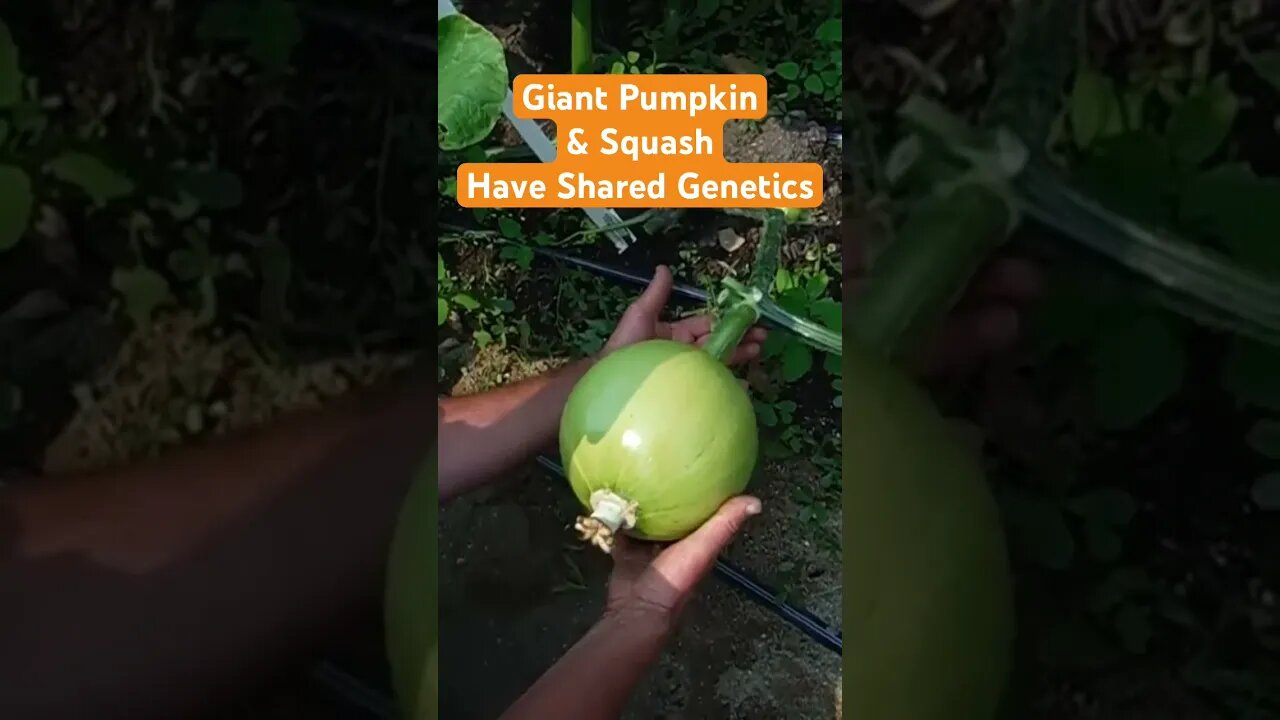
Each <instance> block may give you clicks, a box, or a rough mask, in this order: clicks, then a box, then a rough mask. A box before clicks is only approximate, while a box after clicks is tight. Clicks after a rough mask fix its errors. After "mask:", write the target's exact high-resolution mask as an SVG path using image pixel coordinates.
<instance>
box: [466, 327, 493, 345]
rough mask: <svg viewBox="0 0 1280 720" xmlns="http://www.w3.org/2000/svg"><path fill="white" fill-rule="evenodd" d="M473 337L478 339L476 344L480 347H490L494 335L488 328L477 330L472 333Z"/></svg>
mask: <svg viewBox="0 0 1280 720" xmlns="http://www.w3.org/2000/svg"><path fill="white" fill-rule="evenodd" d="M471 338H472V339H473V340H475V341H476V346H477V347H480V348H485V347H488V346H489V345H490V344H491V343H492V342H493V336H492V335H490V334H489V332H488V331H486V330H477V331H475V332H473V333H471Z"/></svg>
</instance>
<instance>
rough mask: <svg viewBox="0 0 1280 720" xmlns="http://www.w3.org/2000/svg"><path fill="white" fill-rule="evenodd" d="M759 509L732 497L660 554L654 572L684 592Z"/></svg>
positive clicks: (751, 500)
mask: <svg viewBox="0 0 1280 720" xmlns="http://www.w3.org/2000/svg"><path fill="white" fill-rule="evenodd" d="M760 510H761V503H760V501H759V500H758V499H756V498H754V497H751V496H750V495H740V496H738V497H735V498H731V499H730V500H729V501H728V502H726V503H725V504H724V505H721V506H720V509H719V510H717V511H716V514H715V515H713V516H711V519H710V520H708V521H706V522H705V523H703V524H702V527H700V528H698V529H697V530H695V531H694V532H693V533H692V534H691V535H689V536H688V537H686V538H685V539H683V540H681V541H680V542H678V543H676V544H674V545H672V546H671V547H669V548H667V550H666V551H665V552H663V553H662V554H661V555H659V556H658V558H657V559H656V560H654V561H653V566H652V567H653V570H655V571H657V573H658V574H659V575H661V576H662V577H663V579H664V580H666V581H667V582H668V583H670V584H671V585H672V586H673V588H674V589H675V590H677V591H679V592H687V591H688V590H690V589H692V588H693V586H694V585H697V584H698V582H699V581H700V580H702V578H703V577H704V576H705V575H706V574H707V573H709V572H711V567H712V566H713V565H714V564H715V561H716V558H717V557H719V555H720V553H721V551H723V550H724V549H725V548H726V547H728V546H729V543H731V542H733V538H734V536H735V535H737V534H738V531H739V530H740V529H742V526H743V524H745V523H746V521H747V518H749V517H751V516H753V515H759V514H760Z"/></svg>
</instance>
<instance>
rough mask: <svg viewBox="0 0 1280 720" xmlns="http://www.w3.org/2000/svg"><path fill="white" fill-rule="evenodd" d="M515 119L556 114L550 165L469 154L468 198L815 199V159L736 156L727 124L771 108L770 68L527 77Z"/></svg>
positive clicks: (495, 203) (625, 203)
mask: <svg viewBox="0 0 1280 720" xmlns="http://www.w3.org/2000/svg"><path fill="white" fill-rule="evenodd" d="M512 92H513V95H514V102H513V108H514V111H515V114H516V116H517V117H521V118H527V119H536V120H551V121H553V122H554V123H555V127H556V132H555V136H556V157H555V161H554V162H547V163H464V164H463V165H461V166H460V167H459V168H458V190H457V193H458V194H457V198H458V203H459V204H460V205H462V206H463V207H492V208H501V207H521V208H528V207H552V208H563V207H633V208H652V207H703V208H724V207H735V208H770V207H774V208H778V207H786V208H812V207H817V206H819V205H821V204H822V166H820V165H818V164H817V163H730V162H727V161H726V160H725V159H724V149H723V146H722V145H723V135H724V123H725V122H726V121H728V120H753V119H760V118H763V117H764V116H765V113H766V110H767V108H768V99H767V97H766V83H765V79H764V76H762V75H521V76H519V77H517V78H516V80H515V83H514V85H513V87H512Z"/></svg>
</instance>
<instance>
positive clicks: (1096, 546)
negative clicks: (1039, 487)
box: [1000, 487, 1137, 572]
mask: <svg viewBox="0 0 1280 720" xmlns="http://www.w3.org/2000/svg"><path fill="white" fill-rule="evenodd" d="M1000 506H1001V511H1002V513H1003V514H1004V518H1005V522H1006V524H1007V525H1008V526H1009V529H1010V533H1011V535H1012V537H1013V538H1014V539H1015V540H1016V542H1015V548H1016V549H1017V551H1018V552H1019V553H1020V554H1021V555H1023V556H1024V557H1025V558H1026V559H1027V560H1029V561H1031V562H1033V563H1035V564H1036V565H1038V566H1040V567H1042V568H1045V569H1048V570H1052V571H1057V572H1063V571H1066V570H1068V569H1070V568H1071V567H1072V566H1073V564H1074V563H1075V562H1076V559H1077V553H1078V552H1079V548H1080V545H1081V544H1082V543H1083V545H1084V547H1085V548H1087V550H1088V553H1089V556H1090V557H1091V558H1092V559H1093V560H1094V562H1096V563H1099V564H1103V565H1106V564H1109V563H1113V562H1115V561H1117V560H1118V559H1120V555H1121V552H1122V550H1123V547H1124V543H1123V532H1124V530H1125V529H1126V527H1127V526H1128V525H1129V523H1130V521H1131V520H1132V519H1133V517H1134V515H1135V514H1136V513H1137V505H1136V503H1135V501H1134V499H1133V497H1132V496H1131V495H1130V494H1129V493H1128V492H1127V491H1125V490H1122V489H1120V488H1116V487H1100V488H1095V489H1092V490H1087V491H1084V492H1081V493H1078V494H1073V495H1063V496H1060V497H1059V496H1054V495H1044V494H1038V493H1032V492H1027V491H1023V490H1014V489H1009V490H1006V491H1005V492H1004V493H1002V495H1001V497H1000Z"/></svg>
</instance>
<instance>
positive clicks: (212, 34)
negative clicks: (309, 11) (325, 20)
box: [196, 0, 302, 72]
mask: <svg viewBox="0 0 1280 720" xmlns="http://www.w3.org/2000/svg"><path fill="white" fill-rule="evenodd" d="M196 34H197V35H198V36H199V37H200V38H202V39H205V40H220V41H231V42H237V43H242V44H243V45H244V46H245V53H246V54H247V55H248V56H249V57H250V58H252V59H253V60H254V61H255V62H257V63H258V64H260V65H261V66H262V67H263V68H264V69H266V70H269V71H277V72H278V71H282V70H285V69H287V68H288V67H289V61H290V60H291V59H292V57H293V52H294V49H295V47H296V46H297V45H298V43H299V42H300V41H301V40H302V23H301V21H300V20H299V19H298V13H297V8H295V7H294V4H293V3H292V2H288V0H217V1H216V2H213V3H210V4H209V5H207V6H206V7H205V9H204V13H203V15H202V16H201V18H200V24H199V26H198V27H197V28H196Z"/></svg>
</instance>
